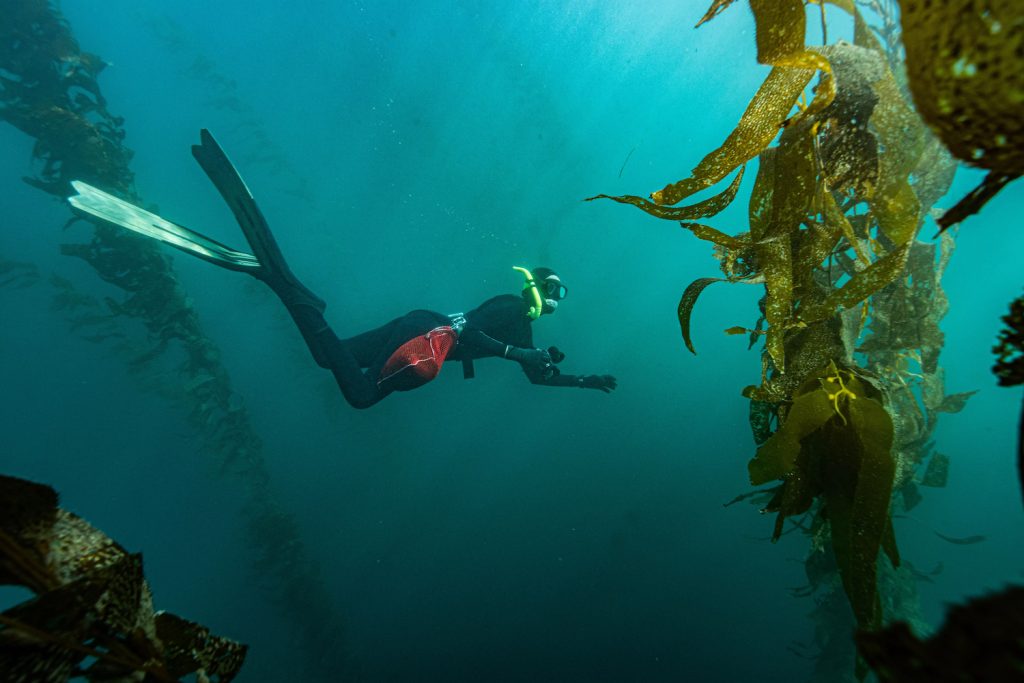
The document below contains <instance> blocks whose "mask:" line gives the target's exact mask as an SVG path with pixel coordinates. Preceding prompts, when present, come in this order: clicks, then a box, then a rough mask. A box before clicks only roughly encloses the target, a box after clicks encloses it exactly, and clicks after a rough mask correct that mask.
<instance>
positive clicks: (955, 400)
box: [935, 389, 978, 413]
mask: <svg viewBox="0 0 1024 683" xmlns="http://www.w3.org/2000/svg"><path fill="white" fill-rule="evenodd" d="M976 393H978V391H977V389H975V390H974V391H964V392H961V393H959V394H946V395H945V396H943V397H942V403H940V404H939V406H938V407H937V408H936V409H935V410H936V411H938V412H940V413H959V412H960V411H961V410H963V409H964V406H966V405H967V399H969V398H970V397H971V396H974V395H975V394H976Z"/></svg>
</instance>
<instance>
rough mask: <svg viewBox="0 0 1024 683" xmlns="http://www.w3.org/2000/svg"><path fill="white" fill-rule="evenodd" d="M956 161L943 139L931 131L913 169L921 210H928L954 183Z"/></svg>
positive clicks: (914, 185) (915, 190)
mask: <svg viewBox="0 0 1024 683" xmlns="http://www.w3.org/2000/svg"><path fill="white" fill-rule="evenodd" d="M955 174H956V161H955V160H954V159H953V156H952V155H951V154H950V153H949V151H948V150H947V149H946V147H945V146H944V145H943V144H942V141H941V140H939V139H938V138H937V137H935V136H934V135H932V134H931V133H930V132H929V134H928V136H927V138H926V140H925V145H924V149H923V150H922V152H921V158H920V159H919V160H918V162H917V168H915V169H914V171H913V183H912V185H913V188H914V194H916V195H917V200H918V201H919V202H921V211H922V212H927V211H928V210H929V209H931V208H932V207H933V206H935V202H937V201H939V199H941V198H942V197H943V196H944V195H945V194H946V193H947V192H948V191H949V187H950V185H952V184H953V176H954V175H955Z"/></svg>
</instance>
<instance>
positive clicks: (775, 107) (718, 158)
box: [651, 67, 814, 205]
mask: <svg viewBox="0 0 1024 683" xmlns="http://www.w3.org/2000/svg"><path fill="white" fill-rule="evenodd" d="M813 75H814V71H813V70H811V69H791V68H785V67H779V68H775V69H772V71H771V73H769V74H768V78H766V79H765V81H764V83H762V84H761V87H760V88H759V89H758V91H757V93H756V94H755V95H754V98H753V99H752V100H751V101H750V104H749V105H747V110H746V111H745V112H744V113H743V116H742V118H740V122H739V123H738V124H737V125H736V128H735V130H733V132H732V133H730V134H729V137H727V138H726V139H725V142H723V143H722V146H721V147H719V148H718V149H716V150H715V151H713V152H711V153H710V154H708V155H707V156H705V157H704V158H703V159H702V160H701V162H700V163H699V164H697V166H696V168H694V169H693V172H692V175H691V176H690V177H689V178H686V179H684V180H680V181H679V182H677V183H673V184H672V185H667V186H665V187H664V188H662V189H661V190H659V191H657V192H652V193H651V199H652V200H653V201H654V203H655V204H663V205H670V204H676V203H678V202H680V201H682V200H683V199H685V198H687V197H689V196H690V195H692V194H695V193H697V192H700V191H701V190H703V189H705V188H708V187H711V186H712V185H714V184H715V183H717V182H718V181H720V180H721V179H722V178H724V177H725V176H727V175H729V173H731V172H732V170H733V169H734V168H736V167H738V166H740V165H742V164H745V163H746V162H748V161H750V160H751V159H753V158H754V157H755V156H757V155H758V154H760V153H761V150H763V149H764V148H765V147H766V146H767V145H768V143H770V142H771V141H772V140H773V139H775V136H776V135H778V133H779V127H780V126H781V125H782V122H783V121H785V120H786V117H787V116H788V115H789V112H790V110H792V108H793V105H794V103H796V100H797V98H798V97H799V96H800V93H801V92H803V90H804V88H805V87H807V84H808V83H809V82H810V80H811V77H812V76H813Z"/></svg>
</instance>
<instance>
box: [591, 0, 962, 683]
mask: <svg viewBox="0 0 1024 683" xmlns="http://www.w3.org/2000/svg"><path fill="white" fill-rule="evenodd" d="M729 4H730V3H728V2H715V3H714V4H713V5H712V6H711V8H710V9H709V10H708V13H707V15H706V16H705V17H704V19H702V21H701V23H703V22H704V21H707V20H708V19H711V18H713V17H714V16H716V15H717V14H718V13H720V12H721V11H723V10H724V9H726V8H727V7H728V6H729ZM832 4H834V5H836V6H838V7H840V8H841V9H842V10H843V11H844V12H847V13H849V14H852V15H853V18H854V34H853V42H852V43H851V42H846V41H842V40H840V41H837V42H835V43H833V44H830V45H825V46H819V47H809V46H806V45H805V32H806V24H807V8H806V5H805V3H804V2H803V0H781V1H779V2H767V1H765V2H762V1H759V0H751V3H750V7H751V9H752V10H753V14H754V19H755V22H756V26H757V33H756V35H757V55H758V61H759V62H761V63H763V64H767V65H770V66H772V70H771V72H770V73H769V75H768V77H767V78H766V79H765V81H764V83H763V84H762V85H761V87H760V88H759V90H758V91H757V93H756V94H755V95H754V98H753V100H752V101H751V104H750V105H749V106H748V107H747V109H746V111H745V112H744V114H743V116H742V118H741V119H740V121H739V123H738V125H737V127H736V129H735V130H734V131H733V132H732V133H731V134H730V135H729V136H728V137H727V139H726V140H725V142H724V143H723V144H722V145H721V146H720V147H719V148H718V149H716V150H714V151H712V152H711V153H709V154H708V155H706V156H705V157H704V159H703V160H701V161H700V163H698V164H697V166H696V167H695V168H694V169H693V171H692V172H691V174H690V175H689V176H688V177H686V178H683V179H682V180H679V181H677V182H674V183H671V184H669V185H666V186H665V187H664V188H662V189H660V190H657V191H655V192H652V193H651V195H650V197H649V198H643V197H637V196H632V195H625V196H619V197H607V196H606V195H599V196H598V197H593V198H591V199H597V198H599V197H600V198H609V199H612V200H614V201H617V202H621V203H626V204H630V205H633V206H635V207H637V208H639V209H641V210H643V211H645V212H647V213H649V214H651V215H653V216H655V217H658V218H662V219H669V220H680V221H682V222H681V223H680V224H681V226H682V227H683V228H684V229H686V230H687V231H689V232H692V233H693V234H694V235H695V236H696V237H697V238H699V239H701V240H705V241H708V242H711V243H712V244H713V245H714V251H715V256H716V258H717V259H718V261H719V265H720V268H721V270H722V272H723V274H724V277H718V278H709V277H704V278H699V279H697V280H695V281H694V282H693V283H692V284H691V285H690V286H688V287H687V288H686V291H685V292H684V293H683V296H682V298H681V300H680V304H679V308H678V312H677V313H678V318H679V322H680V328H681V330H682V333H683V339H684V343H685V344H686V346H687V347H688V348H689V349H690V350H691V351H693V348H694V346H693V340H692V335H693V331H692V329H691V323H690V319H691V313H692V310H693V307H694V305H695V304H696V302H697V300H698V297H699V295H700V293H701V291H703V289H705V288H706V287H707V286H708V285H710V284H712V283H714V282H720V281H725V282H733V283H746V284H754V285H760V286H763V287H764V296H763V298H762V299H761V302H760V306H759V308H760V310H759V311H758V316H757V322H756V324H755V325H753V326H752V327H748V326H736V327H734V328H730V329H729V330H727V332H728V333H731V334H732V333H745V334H749V335H750V339H751V343H752V344H753V343H756V341H758V340H759V339H762V338H763V339H764V342H765V343H764V349H763V352H762V363H761V365H762V372H761V381H760V382H759V383H757V384H752V385H751V386H748V387H747V388H746V389H744V395H745V396H747V397H748V398H749V399H750V400H751V408H750V422H751V427H752V430H753V432H754V437H755V441H756V443H757V444H759V448H758V450H757V452H756V454H755V456H754V458H753V459H752V460H751V461H750V465H749V473H750V478H751V482H752V483H753V484H755V485H765V484H770V483H772V482H781V483H779V484H777V485H776V487H775V489H774V495H773V497H772V498H771V500H770V501H769V502H768V504H767V505H766V506H765V507H764V510H765V511H773V512H777V513H778V515H777V517H776V526H775V531H774V533H773V537H774V538H778V537H779V536H780V535H781V534H782V533H784V532H783V529H784V524H785V521H786V519H787V518H793V517H795V516H800V518H801V519H802V518H803V516H804V515H811V516H812V522H811V523H810V524H809V525H808V524H806V523H804V522H799V524H800V527H801V528H804V529H805V530H806V531H807V532H808V533H809V534H810V535H811V536H812V540H813V550H812V552H811V554H810V555H809V556H808V575H809V577H810V576H812V575H813V576H814V579H813V580H812V581H811V585H812V587H819V586H827V585H829V584H835V583H838V584H840V585H841V586H842V588H843V590H844V592H845V595H846V598H847V602H848V604H849V605H850V607H851V609H852V612H853V615H854V616H855V617H856V620H857V622H858V623H859V624H860V626H861V627H862V628H867V629H874V628H878V627H879V626H880V625H881V623H882V622H883V618H885V617H889V616H893V615H892V612H893V611H903V608H902V607H901V606H899V605H898V604H897V603H896V602H895V601H894V600H893V599H891V597H892V595H895V594H902V592H901V591H898V590H890V593H891V594H890V595H889V596H887V595H884V594H881V593H880V592H879V572H878V569H877V567H878V565H877V561H878V556H879V554H880V552H881V551H884V553H885V554H886V555H888V557H889V560H890V561H891V563H892V564H893V565H894V566H895V565H898V564H899V554H898V551H897V548H896V541H895V534H894V533H893V528H892V521H891V514H890V508H891V504H892V494H893V491H899V492H900V493H901V494H903V495H902V497H901V499H900V500H898V501H897V504H901V505H906V506H907V507H908V508H909V507H911V506H912V505H913V504H914V503H915V502H916V499H915V498H914V495H915V494H916V493H917V491H916V483H917V481H919V476H920V475H919V474H918V468H919V467H923V466H924V465H925V463H927V464H928V466H929V468H931V466H934V467H935V468H936V470H937V469H938V468H939V467H940V465H942V464H943V463H948V459H944V458H945V456H943V455H941V454H939V453H934V452H933V444H932V440H931V435H932V433H933V431H934V427H935V420H936V419H937V415H938V413H940V412H955V410H958V409H959V408H961V407H962V406H963V403H964V401H965V400H966V398H967V397H968V396H969V394H960V395H953V396H946V394H945V391H944V387H943V382H942V372H941V368H940V367H939V365H938V354H939V351H940V349H941V347H942V333H941V331H940V330H939V327H938V323H939V320H941V318H942V316H943V315H945V312H946V308H947V306H946V300H945V297H944V295H943V294H942V289H941V286H940V280H941V277H942V273H943V271H944V269H945V266H946V263H947V262H948V259H949V257H950V255H951V253H952V238H951V237H948V236H946V237H944V238H943V239H942V240H941V242H940V245H941V246H940V247H939V248H936V246H935V245H934V244H928V243H924V242H921V241H919V240H918V239H917V234H918V232H919V231H920V229H921V226H922V225H923V224H924V220H925V218H926V216H927V215H928V211H929V210H930V208H931V207H932V205H933V204H934V202H935V201H936V200H937V199H938V198H939V197H941V196H942V195H943V194H944V193H945V191H946V189H947V188H948V187H949V184H950V182H951V180H952V175H953V170H954V168H955V165H954V163H953V161H952V159H951V158H950V156H949V154H948V153H947V152H946V151H945V149H944V147H943V146H942V144H941V142H939V141H938V140H937V139H936V138H935V137H934V136H933V135H931V133H930V132H929V130H928V128H927V127H926V126H925V125H924V124H923V122H922V121H921V119H920V118H919V117H918V116H917V114H916V112H915V111H914V109H913V107H912V106H911V105H910V103H909V101H908V96H907V94H906V93H905V90H904V88H903V84H902V77H901V75H900V71H899V64H900V59H899V55H898V54H894V53H893V51H892V50H893V47H892V46H893V45H897V44H898V43H897V42H896V40H895V38H896V37H898V36H896V34H895V33H894V29H893V26H894V25H895V22H894V21H893V20H892V18H891V17H883V19H884V23H883V27H884V32H883V31H876V30H875V29H873V28H872V27H871V26H870V25H869V24H868V22H867V21H866V20H865V19H864V17H863V16H862V15H861V13H860V11H859V10H858V8H857V7H856V6H855V5H854V4H853V3H852V2H850V1H848V0H837V1H836V2H834V3H832ZM813 11H814V13H815V14H818V13H820V16H821V21H822V26H823V32H824V29H825V27H826V23H825V9H824V7H823V6H819V7H815V8H814V9H813ZM885 32H887V33H885ZM879 35H884V36H885V37H886V40H885V41H884V42H883V41H880V40H879ZM887 48H888V49H887ZM816 75H817V82H816V83H815V85H814V88H813V90H812V92H811V93H810V96H808V93H807V92H805V89H806V88H807V87H808V86H809V85H810V84H811V83H812V81H813V80H814V79H815V76H816ZM754 160H756V163H757V174H756V179H755V181H754V185H753V189H752V190H751V194H750V199H749V203H748V208H747V218H748V226H747V230H746V231H744V232H741V233H738V234H729V233H727V232H724V231H722V230H719V229H717V228H714V227H711V226H709V225H705V224H702V223H695V222H692V221H694V220H696V219H703V218H710V217H713V216H714V215H715V214H716V213H718V212H719V211H721V210H722V209H724V208H725V206H727V205H728V204H729V202H730V201H731V200H732V198H733V197H735V196H736V194H737V189H738V188H737V187H736V186H737V185H738V184H739V183H740V182H741V174H737V177H736V178H734V180H733V182H732V184H731V185H730V186H729V187H728V188H727V189H726V190H724V191H722V192H720V193H719V194H718V195H716V196H714V197H712V198H711V199H708V200H704V201H702V202H697V203H695V204H690V205H687V206H676V204H678V203H679V202H681V201H683V200H685V199H687V198H688V197H690V196H692V195H694V194H695V193H697V192H699V191H701V190H704V189H708V188H711V187H713V186H714V185H715V184H716V183H718V182H719V181H721V180H723V179H724V178H725V177H726V176H727V175H728V174H729V173H730V172H731V171H733V170H734V169H736V168H740V167H742V166H744V164H747V163H750V162H753V161H754ZM773 426H774V431H773ZM933 481H938V478H937V477H936V478H933ZM823 551H824V553H825V554H824V555H823V554H822V552H823ZM824 556H828V557H830V558H831V560H830V561H829V562H825V563H822V562H820V561H819V560H820V558H821V557H824ZM812 564H813V572H812ZM823 572H824V573H825V574H827V573H828V572H832V573H833V575H838V579H839V580H838V581H837V582H831V581H828V580H826V579H824V578H823V576H824V574H823ZM884 576H885V577H886V578H885V582H886V583H885V585H887V586H890V587H891V586H893V585H895V584H894V583H893V582H898V581H905V580H907V577H909V576H911V575H910V573H909V572H906V573H903V572H893V571H890V572H888V573H884ZM812 590H813V588H812ZM883 610H886V611H887V613H885V614H883ZM905 611H906V612H907V613H916V609H914V608H913V607H912V606H908V607H907V609H906V610H905ZM835 637H839V638H844V639H845V638H846V635H845V633H843V634H839V635H836V636H835ZM845 642H846V645H845V646H844V649H845V650H846V651H851V648H850V643H849V640H848V639H846V641H845ZM826 649H828V648H826V647H823V650H826ZM861 673H863V669H862V670H861ZM831 675H833V676H834V675H837V672H835V671H832V672H831Z"/></svg>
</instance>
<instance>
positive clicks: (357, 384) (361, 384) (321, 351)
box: [288, 305, 394, 408]
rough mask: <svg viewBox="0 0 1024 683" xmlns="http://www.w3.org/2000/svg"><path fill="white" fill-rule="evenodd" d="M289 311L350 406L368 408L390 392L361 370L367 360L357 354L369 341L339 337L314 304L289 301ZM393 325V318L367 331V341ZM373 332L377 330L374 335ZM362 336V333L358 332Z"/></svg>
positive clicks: (363, 351) (367, 352) (374, 377)
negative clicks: (349, 340) (349, 341)
mask: <svg viewBox="0 0 1024 683" xmlns="http://www.w3.org/2000/svg"><path fill="white" fill-rule="evenodd" d="M288 312H289V313H290V314H291V316H292V320H294V321H295V324H296V326H297V327H298V328H299V332H300V333H301V334H302V338H303V339H304V340H305V342H306V345H307V346H308V347H309V350H310V351H311V352H312V354H313V358H314V360H316V363H317V365H319V366H320V367H322V368H326V369H328V370H330V371H331V373H332V374H333V375H334V379H335V381H337V383H338V388H339V389H341V393H342V395H343V396H344V397H345V400H346V401H348V403H349V405H351V406H352V407H353V408H369V407H370V406H372V405H374V404H376V403H377V402H378V401H380V400H381V399H382V398H384V397H385V396H387V395H388V394H390V393H391V391H390V390H388V389H386V388H384V389H382V388H381V387H379V386H378V385H377V375H378V374H379V370H378V372H377V373H370V372H364V371H363V367H364V366H365V365H367V363H365V362H362V361H361V358H360V356H361V355H366V354H369V353H370V348H369V346H368V345H366V344H364V345H365V346H366V348H362V347H361V345H359V344H355V345H353V344H349V343H348V342H347V341H346V340H342V339H338V336H337V335H336V334H334V330H332V329H331V326H330V325H328V324H327V321H326V320H325V319H324V315H323V313H321V312H320V311H319V310H318V309H317V308H316V307H314V306H305V305H290V306H288ZM393 325H394V321H393V322H392V323H389V325H385V326H384V327H382V328H378V329H377V330H372V331H371V333H367V334H368V335H370V336H367V337H365V338H364V342H365V341H369V340H370V339H372V338H373V336H376V337H380V336H381V334H383V333H384V332H387V331H388V330H387V329H386V328H389V327H391V326H393ZM373 333H378V334H376V335H373ZM360 336H362V335H360Z"/></svg>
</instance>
